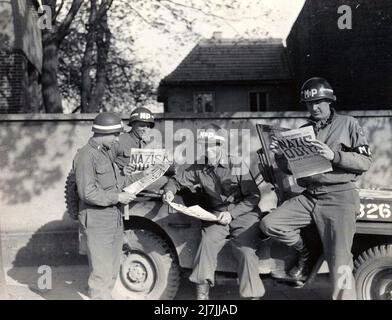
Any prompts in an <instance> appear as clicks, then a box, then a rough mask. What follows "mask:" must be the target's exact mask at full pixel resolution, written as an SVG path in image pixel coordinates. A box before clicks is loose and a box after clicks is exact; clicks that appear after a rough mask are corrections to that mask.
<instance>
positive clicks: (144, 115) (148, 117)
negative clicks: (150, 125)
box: [140, 112, 152, 120]
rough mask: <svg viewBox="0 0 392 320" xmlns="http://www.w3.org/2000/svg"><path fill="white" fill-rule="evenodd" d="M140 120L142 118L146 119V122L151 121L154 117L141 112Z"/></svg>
mask: <svg viewBox="0 0 392 320" xmlns="http://www.w3.org/2000/svg"><path fill="white" fill-rule="evenodd" d="M140 118H141V119H145V120H149V119H151V118H152V117H151V115H150V114H149V113H145V112H141V113H140Z"/></svg>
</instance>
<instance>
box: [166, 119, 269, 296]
mask: <svg viewBox="0 0 392 320" xmlns="http://www.w3.org/2000/svg"><path fill="white" fill-rule="evenodd" d="M220 131H221V128H220V127H219V126H217V125H210V126H207V127H204V128H203V129H202V130H201V131H200V132H199V135H198V143H201V144H202V145H203V147H205V148H206V159H203V160H204V161H198V162H197V163H196V164H192V165H190V166H189V167H187V168H181V169H179V170H178V171H177V173H176V175H175V176H173V177H172V178H171V179H170V180H169V182H168V183H167V185H166V186H165V187H164V190H165V194H164V196H163V201H164V202H170V201H172V200H173V199H174V195H175V194H176V193H177V191H179V190H180V189H181V188H184V187H188V188H190V187H192V186H194V185H197V184H199V185H200V186H201V188H202V191H203V192H204V193H205V194H206V196H207V197H206V198H207V200H208V202H209V203H208V205H207V207H208V209H209V211H210V212H212V213H214V214H215V215H216V216H217V217H218V219H219V220H218V222H206V221H202V229H201V232H202V238H201V242H200V244H199V248H198V250H197V253H196V256H195V260H194V264H193V265H194V267H193V271H192V274H191V276H190V278H189V279H190V280H191V281H192V282H194V283H196V285H197V298H198V299H199V300H206V299H208V295H209V288H210V287H211V286H213V285H214V278H215V270H216V267H217V258H218V254H219V252H220V251H221V250H222V248H223V246H224V245H225V243H226V240H227V239H226V238H227V237H228V236H230V244H231V247H232V250H233V254H234V256H235V258H236V259H237V260H238V276H239V281H240V288H239V291H240V294H241V296H242V297H246V298H259V297H261V296H263V295H264V292H265V289H264V286H263V283H262V281H261V279H260V277H259V270H258V261H259V260H258V257H257V256H256V248H257V245H258V241H259V234H260V230H259V228H258V224H259V221H260V210H259V209H258V203H259V200H260V193H259V190H258V188H257V185H256V183H255V181H254V179H253V177H252V176H251V173H250V171H249V170H246V171H244V172H239V170H237V171H236V170H235V168H234V165H233V161H232V158H230V157H227V156H225V150H224V147H223V142H224V141H225V137H224V136H223V135H221V134H220ZM206 132H208V134H205V133H206ZM242 173H243V174H242ZM204 207H206V206H204Z"/></svg>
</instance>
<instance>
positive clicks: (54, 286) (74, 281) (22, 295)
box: [6, 265, 330, 300]
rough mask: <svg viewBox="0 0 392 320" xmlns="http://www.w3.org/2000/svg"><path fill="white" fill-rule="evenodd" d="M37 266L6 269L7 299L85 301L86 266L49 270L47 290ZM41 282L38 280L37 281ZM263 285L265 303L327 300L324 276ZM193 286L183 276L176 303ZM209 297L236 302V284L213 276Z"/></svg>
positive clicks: (188, 294)
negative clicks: (301, 283) (300, 284)
mask: <svg viewBox="0 0 392 320" xmlns="http://www.w3.org/2000/svg"><path fill="white" fill-rule="evenodd" d="M38 271H39V270H38V267H17V268H15V267H14V268H12V269H8V270H6V274H7V279H6V280H7V288H8V294H9V297H10V299H11V300H82V299H86V298H87V297H86V294H87V289H86V286H87V276H88V267H87V266H85V265H77V266H57V267H52V268H51V273H52V275H51V279H52V281H51V283H46V284H47V285H49V287H50V288H51V289H49V290H40V289H38V284H37V283H38V281H39V280H40V277H42V275H43V274H42V272H41V273H39V272H38ZM41 279H42V278H41ZM264 283H265V286H266V295H265V296H264V297H263V299H265V300H325V299H328V298H329V291H330V289H329V284H328V279H327V277H326V276H325V275H320V276H318V277H317V278H316V281H315V283H314V284H313V285H312V286H311V287H309V288H307V289H298V288H291V287H288V286H286V285H283V284H279V283H276V282H275V281H272V280H271V279H267V280H265V281H264ZM194 298H195V288H194V285H193V284H192V283H191V282H189V280H188V279H187V278H186V276H183V278H182V280H181V285H180V288H179V290H178V293H177V295H176V298H175V299H176V300H193V299H194ZM210 298H211V299H215V300H238V299H241V298H240V296H239V294H238V284H237V281H236V279H230V280H226V279H224V278H222V277H220V276H217V284H216V286H215V287H213V288H211V291H210Z"/></svg>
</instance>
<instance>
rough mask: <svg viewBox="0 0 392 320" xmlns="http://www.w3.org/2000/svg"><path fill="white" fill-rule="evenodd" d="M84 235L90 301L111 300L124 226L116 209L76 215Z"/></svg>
mask: <svg viewBox="0 0 392 320" xmlns="http://www.w3.org/2000/svg"><path fill="white" fill-rule="evenodd" d="M79 220H80V223H81V224H82V226H83V227H84V228H85V233H86V236H87V247H88V256H89V262H90V268H91V270H90V276H89V279H88V286H89V295H90V298H91V299H103V300H111V299H112V296H111V292H112V290H113V288H114V285H115V283H116V280H117V276H118V273H119V271H120V264H121V256H122V245H123V231H124V229H123V223H122V216H121V212H120V210H119V209H118V208H116V207H112V208H105V209H101V210H94V209H87V210H84V211H83V212H82V213H81V214H80V215H79Z"/></svg>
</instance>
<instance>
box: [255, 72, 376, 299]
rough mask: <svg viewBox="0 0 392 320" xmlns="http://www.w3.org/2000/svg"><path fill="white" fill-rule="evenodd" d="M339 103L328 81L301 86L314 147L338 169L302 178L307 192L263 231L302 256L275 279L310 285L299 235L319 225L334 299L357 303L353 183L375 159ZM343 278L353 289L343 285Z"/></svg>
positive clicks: (267, 220) (279, 156)
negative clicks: (335, 104)
mask: <svg viewBox="0 0 392 320" xmlns="http://www.w3.org/2000/svg"><path fill="white" fill-rule="evenodd" d="M335 100H336V97H335V95H334V93H333V90H332V87H331V86H330V84H329V83H328V82H327V81H326V80H325V79H323V78H311V79H309V80H308V81H306V82H305V83H304V85H303V86H302V89H301V102H304V103H305V104H306V107H307V109H308V111H309V113H310V116H311V117H310V119H309V121H308V123H307V124H305V126H312V127H313V129H314V131H315V135H316V139H317V140H314V141H311V143H312V144H313V145H314V146H315V147H316V148H317V149H318V153H319V154H320V155H321V156H322V157H324V158H325V159H327V160H329V161H330V162H331V165H332V169H333V170H332V171H331V172H326V173H320V174H316V175H312V176H309V177H304V178H300V179H298V180H297V183H298V185H300V186H301V187H304V188H305V189H306V190H305V192H303V193H302V194H301V195H299V196H296V197H294V198H291V199H289V200H287V201H285V202H284V203H283V204H282V205H281V206H280V207H278V208H277V209H276V210H273V211H272V212H271V213H270V214H268V215H267V216H265V217H264V218H263V220H262V221H261V225H260V226H261V230H262V231H263V232H264V233H265V234H266V235H268V236H270V237H271V238H273V239H274V240H276V241H279V242H281V243H284V244H286V245H288V246H291V247H293V248H294V249H296V250H297V251H298V253H299V260H298V263H297V265H296V266H295V267H294V268H292V269H291V270H290V271H289V272H288V274H287V275H281V276H278V275H276V277H280V278H286V279H288V280H299V281H305V280H306V279H307V277H308V276H309V272H310V270H309V265H308V261H309V256H310V255H309V251H308V248H307V247H306V244H305V242H304V241H303V239H302V237H301V235H300V230H301V229H302V228H304V227H306V226H307V225H309V224H311V223H315V224H316V226H317V229H318V232H319V235H320V238H321V242H322V244H323V251H324V256H325V259H326V261H327V263H328V267H329V270H330V276H331V278H332V279H331V280H332V282H333V293H332V297H333V298H334V299H355V298H356V291H355V284H354V278H353V276H352V267H353V262H352V254H351V247H352V243H353V238H354V233H355V219H356V213H358V212H359V204H360V203H359V195H358V191H357V190H356V185H355V183H354V182H355V181H356V180H358V178H359V177H360V176H361V175H362V174H363V173H364V172H366V171H367V170H368V169H369V168H370V165H371V163H372V157H371V153H370V150H369V146H368V142H367V139H366V137H365V134H364V132H363V130H362V128H361V127H360V125H359V123H358V121H357V120H356V119H354V118H353V117H350V116H345V115H340V114H337V113H336V112H335V110H334V109H332V108H330V104H331V103H332V102H334V101H335ZM270 148H271V151H272V152H274V153H275V159H276V162H277V164H278V166H279V168H281V169H282V170H283V171H285V172H287V173H290V168H289V167H288V163H287V160H286V158H285V156H284V155H283V153H282V151H281V150H280V148H279V145H278V142H277V140H276V139H273V141H272V143H271V145H270ZM342 276H345V281H346V282H347V283H350V284H351V286H344V285H342Z"/></svg>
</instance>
